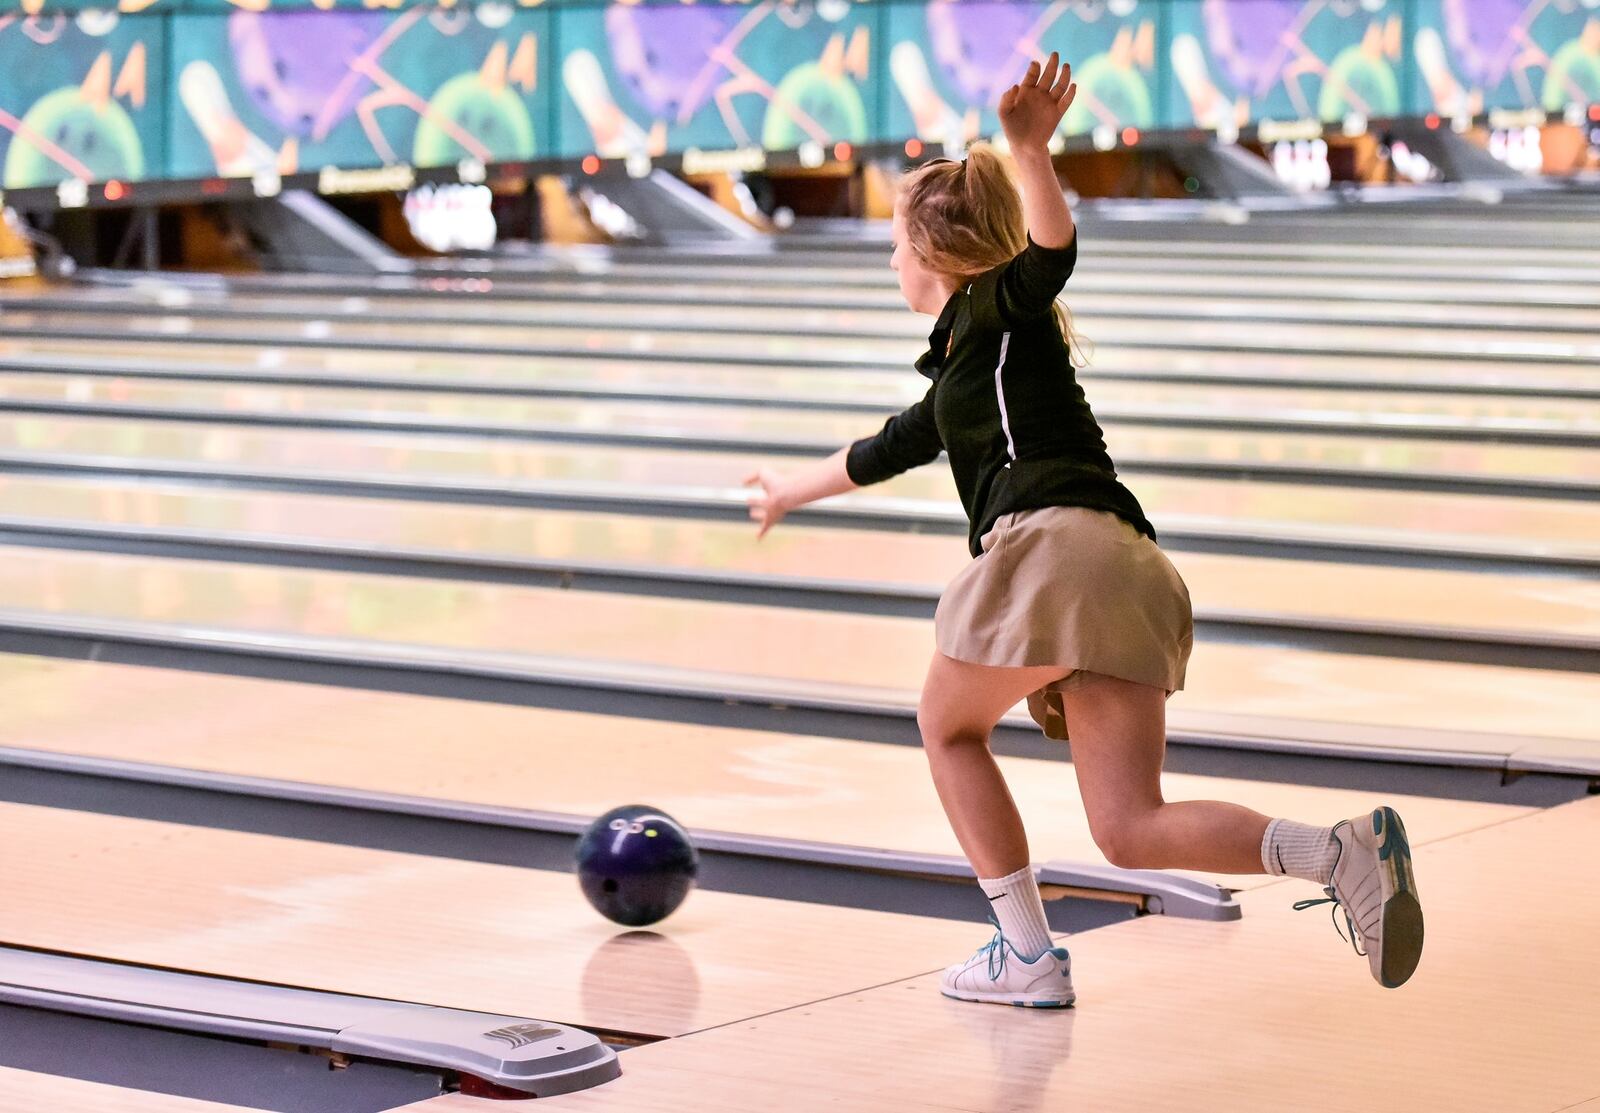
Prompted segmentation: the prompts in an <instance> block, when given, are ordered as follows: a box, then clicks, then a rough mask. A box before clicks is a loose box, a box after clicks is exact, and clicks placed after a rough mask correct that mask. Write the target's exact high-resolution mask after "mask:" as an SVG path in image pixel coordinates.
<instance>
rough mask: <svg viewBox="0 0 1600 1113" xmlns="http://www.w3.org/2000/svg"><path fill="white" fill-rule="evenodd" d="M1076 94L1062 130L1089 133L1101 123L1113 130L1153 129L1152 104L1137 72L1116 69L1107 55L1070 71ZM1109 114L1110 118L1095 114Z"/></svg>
mask: <svg viewBox="0 0 1600 1113" xmlns="http://www.w3.org/2000/svg"><path fill="white" fill-rule="evenodd" d="M1072 80H1073V82H1074V83H1075V84H1076V85H1077V86H1078V95H1077V97H1076V98H1075V99H1074V100H1073V102H1072V107H1071V108H1069V109H1067V115H1066V117H1065V118H1064V119H1063V120H1062V129H1063V130H1064V131H1066V132H1068V133H1069V134H1076V133H1078V132H1085V131H1091V130H1093V129H1094V128H1096V127H1098V126H1100V125H1101V124H1108V125H1114V126H1116V127H1126V126H1129V125H1131V126H1133V127H1137V128H1148V127H1153V126H1154V125H1155V121H1156V108H1155V101H1153V100H1152V99H1151V97H1150V87H1149V86H1148V85H1146V84H1145V80H1144V76H1143V75H1142V74H1140V73H1139V71H1138V70H1134V69H1129V68H1128V67H1127V66H1119V65H1117V64H1116V62H1115V61H1113V60H1112V58H1111V55H1109V54H1097V55H1095V56H1094V57H1093V58H1090V59H1089V60H1088V61H1087V62H1085V63H1083V65H1081V66H1078V67H1076V68H1074V69H1073V71H1072ZM1097 107H1098V108H1099V109H1100V110H1101V111H1103V112H1105V113H1108V114H1109V117H1110V118H1109V119H1108V118H1106V117H1104V116H1101V115H1100V114H1099V113H1098V112H1096V111H1095V109H1096V108H1097Z"/></svg>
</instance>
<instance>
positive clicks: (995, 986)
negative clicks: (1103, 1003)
mask: <svg viewBox="0 0 1600 1113" xmlns="http://www.w3.org/2000/svg"><path fill="white" fill-rule="evenodd" d="M939 992H941V993H943V994H944V995H945V996H946V997H953V998H955V999H956V1000H957V1001H981V1002H984V1003H986V1004H991V1005H1020V1006H1022V1007H1024V1008H1035V1009H1064V1008H1066V1007H1067V1006H1069V1005H1071V1004H1072V1003H1073V1002H1074V1001H1076V1000H1077V999H1078V995H1077V994H1076V993H1074V992H1073V990H1072V956H1071V955H1069V954H1068V953H1067V949H1066V948H1065V947H1051V948H1050V949H1049V950H1048V951H1046V952H1045V953H1044V954H1042V955H1040V956H1039V957H1038V958H1036V959H1034V960H1033V961H1031V962H1030V961H1028V960H1027V959H1025V958H1023V957H1022V955H1020V954H1018V953H1017V949H1016V948H1015V947H1013V946H1012V945H1011V943H1010V941H1009V940H1007V939H1006V937H1005V936H1004V935H1003V934H1001V933H1000V932H998V931H996V932H995V934H994V938H993V939H992V940H990V941H989V942H988V943H986V944H984V945H983V946H982V947H979V948H978V949H977V951H976V952H975V953H974V954H973V956H972V957H971V958H969V959H967V961H965V962H958V963H956V964H955V965H954V966H950V967H947V968H946V969H945V972H944V977H943V978H941V979H940V980H939Z"/></svg>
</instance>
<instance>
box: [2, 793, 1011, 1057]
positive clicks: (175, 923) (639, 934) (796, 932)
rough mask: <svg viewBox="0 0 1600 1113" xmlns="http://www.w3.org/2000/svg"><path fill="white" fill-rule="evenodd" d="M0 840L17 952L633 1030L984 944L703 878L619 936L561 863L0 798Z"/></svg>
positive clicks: (658, 1031)
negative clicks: (720, 886)
mask: <svg viewBox="0 0 1600 1113" xmlns="http://www.w3.org/2000/svg"><path fill="white" fill-rule="evenodd" d="M0 842H3V845H5V847H6V848H7V855H6V875H7V876H6V883H7V884H6V891H7V899H6V900H5V901H3V902H0V938H4V939H5V940H6V941H7V943H9V944H11V945H13V946H22V947H38V948H43V949H48V950H56V951H65V952H69V953H73V954H81V955H87V956H90V957H94V958H100V959H108V960H111V961H121V962H135V963H141V964H145V965H151V966H160V967H167V968H170V969H176V970H182V971H189V972H194V973H202V974H216V975H222V976H227V977H233V978H242V979H246V980H252V981H265V982H271V983H274V984H278V985H288V986H295V987H299V988H305V989H319V990H327V991H331V992H337V993H348V994H355V995H359V996H370V997H381V998H387V999H393V1000H400V1001H411V1002H416V1003H419V1004H429V1005H442V1006H446V1007H453V1008H461V1009H468V1010H475V1011H480V1012H498V1013H506V1014H509V1015H514V1016H537V1017H539V1018H540V1019H543V1020H551V1021H555V1022H557V1023H565V1024H571V1025H574V1026H576V1027H581V1028H600V1029H607V1030H610V1031H617V1032H625V1033H632V1034H635V1035H641V1036H676V1035H681V1034H683V1033H686V1032H693V1031H698V1030H701V1029H704V1028H710V1027H714V1026H717V1025H720V1024H727V1023H731V1022H733V1021H737V1020H743V1019H746V1018H749V1017H754V1016H758V1015H761V1014H763V1013H768V1012H771V1011H772V1010H774V1009H781V1008H786V1007H789V1006H798V1005H804V1004H807V1003H809V1002H812V1001H818V1000H822V999H825V998H828V997H833V996H836V995H838V994H840V993H850V992H853V991H856V990H859V989H860V988H861V987H862V986H870V985H881V984H883V983H884V982H886V981H891V980H896V979H899V978H906V977H912V976H915V975H918V974H922V973H925V972H927V971H929V970H933V969H936V968H938V967H941V966H943V965H944V964H946V963H949V962H952V961H955V959H957V958H961V957H963V956H965V955H967V954H970V953H971V952H972V949H973V948H974V947H976V946H977V945H978V944H979V943H981V942H982V941H983V940H982V939H980V938H978V936H980V935H981V934H982V932H980V931H978V930H976V928H975V926H974V925H973V924H970V923H962V922H956V921H949V920H940V919H934V918H931V917H925V916H909V915H902V914H898V913H887V912H867V911H862V910H858V909H853V908H836V907H831V906H827V905H814V904H802V903H800V902H797V901H785V900H775V899H770V898H763V897H747V896H741V895H738V894H734V893H719V892H710V891H705V890H700V891H696V892H693V893H691V894H690V896H689V899H688V900H687V901H685V903H684V904H683V906H682V907H681V908H680V909H678V911H677V912H676V913H674V914H673V915H672V916H671V917H669V918H668V919H666V920H664V921H662V922H661V923H659V924H657V925H655V926H653V927H652V928H650V929H649V930H635V931H631V932H630V931H627V930H625V929H623V928H621V927H619V926H617V925H615V924H612V923H610V922H609V921H607V920H605V919H603V918H601V917H600V916H599V915H598V914H596V913H595V911H594V910H593V909H592V908H590V907H589V905H588V903H587V902H586V901H585V900H584V899H583V897H582V895H581V894H580V893H579V891H578V886H577V881H576V880H575V878H574V877H573V876H572V875H571V874H567V873H556V872H550V871H540V870H532V869H520V868H517V867H514V866H503V865H489V864H484V863H477V862H463V861H456V860H450V859H443V858H431V857H426V856H422V855H414V854H401V853H395V852H392V851H382V850H368V849H364V848H357V847H346V846H338V845H333V844H329V843H315V842H310V841H306V840H301V839H289V838H280V837H274V836H265V835H253V834H244V833H239V832H233V831H221V830H213V829H208V828H199V827H185V826H181V825H178V824H170V823H160V822H155V821H150V820H138V819H126V818H122V817H112V816H103V815H93V814H89V813H85V812H74V811H66V810H56V809H51V808H41V807H34V806H29V805H22V804H0ZM980 926H981V925H980ZM841 940H848V941H849V946H847V947H841V946H840V941H841ZM624 1069H626V1068H624Z"/></svg>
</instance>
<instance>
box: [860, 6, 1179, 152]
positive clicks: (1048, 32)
mask: <svg viewBox="0 0 1600 1113" xmlns="http://www.w3.org/2000/svg"><path fill="white" fill-rule="evenodd" d="M1146 7H1147V8H1148V5H1147V6H1146ZM908 11H910V9H908ZM915 19H916V20H917V21H920V22H921V23H922V27H921V28H916V27H913V26H902V27H901V28H900V29H899V30H898V31H897V32H896V33H895V39H896V41H895V42H894V45H893V46H892V47H890V51H889V70H890V76H891V77H892V78H893V81H894V85H895V88H896V90H897V91H898V93H899V95H900V98H901V100H902V102H903V103H904V105H905V107H906V108H907V109H908V110H909V111H910V115H911V126H912V130H913V132H914V133H915V135H916V137H917V138H918V139H921V140H923V141H925V142H929V143H941V144H944V145H946V146H947V147H952V146H954V147H959V146H963V145H965V144H966V143H970V142H971V141H972V140H974V139H976V138H978V137H979V135H980V134H981V133H982V132H983V131H984V130H985V129H986V128H987V129H989V130H992V131H993V132H995V133H998V131H999V122H998V117H997V115H996V112H997V109H998V107H999V103H1000V96H1001V94H1003V93H1004V92H1005V91H1006V89H1007V88H1009V87H1010V86H1011V85H1012V84H1014V83H1015V82H1016V80H1017V78H1018V77H1019V76H1020V75H1021V73H1022V72H1023V70H1025V69H1026V68H1027V65H1028V63H1029V62H1030V61H1034V60H1039V61H1042V60H1043V59H1044V58H1045V56H1047V55H1048V54H1049V53H1050V51H1051V50H1059V51H1061V53H1062V56H1063V57H1065V58H1066V59H1067V60H1068V61H1069V62H1070V63H1071V64H1072V67H1073V80H1074V81H1076V82H1077V85H1078V95H1077V98H1076V99H1075V100H1074V101H1073V104H1072V107H1071V109H1070V110H1069V111H1068V113H1067V115H1066V117H1065V118H1064V119H1063V120H1062V124H1061V134H1063V135H1067V134H1076V133H1081V132H1087V131H1093V130H1097V129H1107V130H1109V131H1111V133H1112V134H1115V133H1116V131H1118V130H1120V129H1121V128H1124V127H1129V126H1132V127H1136V128H1147V127H1151V126H1153V125H1154V124H1155V120H1156V111H1155V98H1154V97H1153V96H1152V94H1151V87H1150V81H1149V76H1148V75H1150V74H1151V73H1152V71H1153V70H1154V66H1155V32H1156V28H1155V21H1154V19H1153V18H1146V17H1145V15H1143V14H1141V8H1140V5H1139V3H1138V2H1137V0H1108V2H1106V3H1095V4H1081V3H1070V2H1068V0H1056V2H1053V3H1048V4H1040V3H1035V2H1031V0H1029V2H1012V0H977V2H973V0H932V2H930V3H929V4H928V5H927V6H926V8H925V9H923V10H922V11H920V12H917V13H916V15H915ZM1086 44H1093V45H1086ZM1094 46H1100V47H1101V49H1098V50H1096V49H1094Z"/></svg>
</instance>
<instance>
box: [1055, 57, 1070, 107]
mask: <svg viewBox="0 0 1600 1113" xmlns="http://www.w3.org/2000/svg"><path fill="white" fill-rule="evenodd" d="M1071 89H1072V67H1071V66H1066V65H1063V66H1062V67H1061V75H1060V76H1059V77H1057V78H1056V82H1055V84H1054V85H1052V86H1050V95H1051V96H1052V97H1053V98H1055V99H1056V100H1060V99H1061V98H1062V97H1064V96H1066V95H1067V93H1068V92H1069V91H1070V90H1071Z"/></svg>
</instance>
